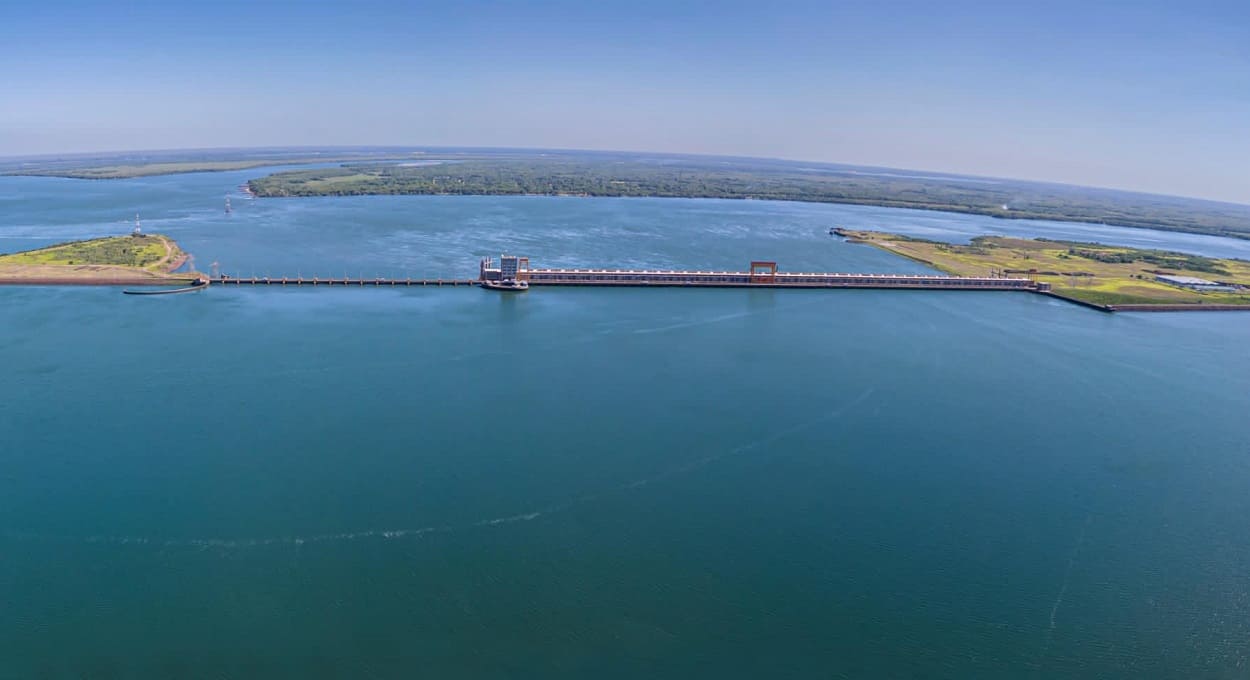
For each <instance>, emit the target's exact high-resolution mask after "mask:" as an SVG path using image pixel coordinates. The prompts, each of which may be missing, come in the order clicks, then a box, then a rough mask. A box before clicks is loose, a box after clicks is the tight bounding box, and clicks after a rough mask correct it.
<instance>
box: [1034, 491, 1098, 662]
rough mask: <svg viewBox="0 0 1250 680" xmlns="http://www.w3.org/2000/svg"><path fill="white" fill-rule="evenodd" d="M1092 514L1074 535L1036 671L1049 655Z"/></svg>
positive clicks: (1088, 515)
mask: <svg viewBox="0 0 1250 680" xmlns="http://www.w3.org/2000/svg"><path fill="white" fill-rule="evenodd" d="M1093 517H1094V514H1093V513H1092V512H1091V513H1088V514H1086V515H1085V522H1084V523H1082V524H1081V530H1080V532H1078V533H1077V535H1076V541H1075V542H1074V543H1073V545H1072V552H1071V554H1069V555H1068V564H1067V566H1066V567H1064V569H1063V579H1062V580H1061V581H1060V583H1059V594H1058V595H1057V596H1056V597H1055V602H1054V604H1053V605H1051V607H1050V625H1049V626H1047V627H1046V640H1045V642H1044V643H1043V644H1042V654H1041V658H1040V659H1039V660H1038V665H1037V667H1038V669H1039V670H1040V668H1041V665H1042V662H1043V661H1045V660H1046V656H1047V654H1049V653H1050V643H1051V642H1052V640H1053V639H1054V637H1055V625H1056V616H1057V615H1058V614H1059V608H1060V607H1061V606H1063V598H1064V596H1065V595H1067V594H1068V583H1070V582H1071V581H1072V569H1073V567H1075V566H1076V558H1077V555H1078V554H1079V553H1080V552H1081V546H1082V545H1084V544H1085V534H1086V532H1087V531H1089V523H1090V520H1092V519H1093Z"/></svg>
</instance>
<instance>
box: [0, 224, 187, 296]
mask: <svg viewBox="0 0 1250 680" xmlns="http://www.w3.org/2000/svg"><path fill="white" fill-rule="evenodd" d="M189 258H190V256H189V255H188V254H187V253H186V252H184V251H183V250H182V249H181V248H180V247H179V246H178V244H177V243H175V242H174V240H173V239H171V238H169V237H167V236H163V235H160V234H147V235H133V236H111V237H105V238H98V239H88V240H85V241H73V242H69V243H61V244H57V245H54V246H49V247H46V248H37V249H35V250H27V251H22V252H18V253H11V254H8V255H0V285H26V286H50V285H56V286H159V285H187V284H190V283H192V282H194V281H197V280H201V279H203V278H204V277H203V276H202V275H201V274H199V273H198V272H194V271H191V272H183V273H179V274H174V273H172V272H174V271H175V270H177V269H179V268H180V267H182V266H183V265H184V264H185V263H186V262H187V261H188V259H189Z"/></svg>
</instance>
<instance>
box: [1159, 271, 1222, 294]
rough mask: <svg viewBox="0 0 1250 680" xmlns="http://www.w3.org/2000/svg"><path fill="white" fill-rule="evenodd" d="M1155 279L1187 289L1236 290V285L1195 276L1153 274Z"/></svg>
mask: <svg viewBox="0 0 1250 680" xmlns="http://www.w3.org/2000/svg"><path fill="white" fill-rule="evenodd" d="M1155 281H1158V282H1159V283H1166V284H1168V285H1169V286H1176V287H1178V288H1188V289H1189V290H1199V291H1208V290H1212V291H1235V290H1237V286H1234V285H1230V284H1227V283H1220V282H1218V281H1208V280H1206V279H1200V278H1198V277H1196V276H1176V275H1173V274H1155Z"/></svg>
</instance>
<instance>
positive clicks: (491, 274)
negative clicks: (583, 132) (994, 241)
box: [210, 257, 1046, 292]
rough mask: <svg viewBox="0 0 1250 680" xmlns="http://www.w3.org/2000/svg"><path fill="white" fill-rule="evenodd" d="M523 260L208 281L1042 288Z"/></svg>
mask: <svg viewBox="0 0 1250 680" xmlns="http://www.w3.org/2000/svg"><path fill="white" fill-rule="evenodd" d="M528 264H529V263H528V261H527V259H526V258H508V257H504V258H501V262H500V263H499V264H496V263H495V262H494V261H492V260H491V259H490V258H487V259H484V260H482V262H481V266H480V269H479V274H478V278H476V279H456V278H446V279H444V278H438V279H427V278H402V279H400V278H384V277H378V278H349V277H344V278H319V277H314V278H305V277H285V276H284V277H270V276H265V277H258V276H250V277H239V276H229V275H221V276H216V277H213V278H212V279H210V281H211V283H213V284H215V285H222V286H331V287H333V286H338V287H349V286H356V287H362V286H365V287H368V286H372V287H395V286H405V287H407V286H453V287H457V286H463V287H469V286H476V285H477V284H479V283H481V282H483V281H500V280H507V279H516V280H519V281H526V282H528V283H529V285H530V286H596V287H690V288H885V289H910V290H914V289H920V290H1016V291H1029V292H1038V291H1041V290H1044V289H1045V288H1046V285H1045V284H1039V283H1037V282H1035V281H1033V280H1031V279H1027V278H1011V277H971V276H946V275H942V274H844V273H814V272H809V273H799V272H779V271H777V265H776V263H774V262H760V261H757V262H752V263H751V268H750V270H748V271H737V272H733V271H698V270H688V271H687V270H626V269H530V268H529V266H528Z"/></svg>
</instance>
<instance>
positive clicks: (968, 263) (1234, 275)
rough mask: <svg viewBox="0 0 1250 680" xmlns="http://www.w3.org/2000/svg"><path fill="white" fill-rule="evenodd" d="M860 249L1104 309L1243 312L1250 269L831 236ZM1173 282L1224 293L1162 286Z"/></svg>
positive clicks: (1068, 247)
mask: <svg viewBox="0 0 1250 680" xmlns="http://www.w3.org/2000/svg"><path fill="white" fill-rule="evenodd" d="M838 233H839V234H840V235H842V236H845V237H846V238H847V239H848V240H850V241H852V242H855V243H864V244H867V245H870V246H874V247H876V248H880V249H882V250H885V251H887V252H890V253H894V254H896V255H901V256H903V257H906V258H908V259H911V260H915V261H917V262H920V263H923V264H926V265H929V266H931V267H933V268H935V269H938V270H941V271H943V272H946V273H948V274H952V275H955V276H996V275H1001V276H1027V277H1029V278H1032V279H1034V280H1036V281H1040V282H1045V283H1049V284H1050V285H1051V292H1052V293H1053V294H1055V295H1058V296H1060V297H1064V298H1069V299H1072V300H1078V301H1081V302H1087V303H1090V304H1094V305H1108V306H1113V307H1114V306H1124V305H1128V306H1139V305H1140V306H1150V305H1168V306H1172V305H1194V306H1203V305H1228V306H1245V307H1247V309H1250V262H1246V261H1244V260H1231V259H1215V258H1209V257H1202V256H1199V255H1190V254H1186V253H1176V252H1170V251H1162V250H1143V249H1138V248H1127V247H1123V246H1109V245H1103V244H1098V243H1080V242H1075V241H1050V240H1046V239H1024V238H1012V237H1007V236H980V237H977V238H975V239H973V240H972V242H971V243H969V244H967V245H956V244H951V243H943V242H938V241H929V240H925V239H918V238H911V237H908V236H901V235H898V234H888V233H884V232H876V231H854V230H849V229H844V230H839V232H838ZM1159 276H1165V277H1167V276H1180V277H1192V278H1195V279H1202V280H1205V281H1210V282H1213V283H1217V284H1221V285H1220V287H1221V288H1228V289H1229V290H1214V289H1208V290H1196V289H1193V288H1188V287H1185V286H1183V285H1177V284H1174V283H1165V282H1163V281H1160V280H1159V279H1158V278H1157V277H1159Z"/></svg>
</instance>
